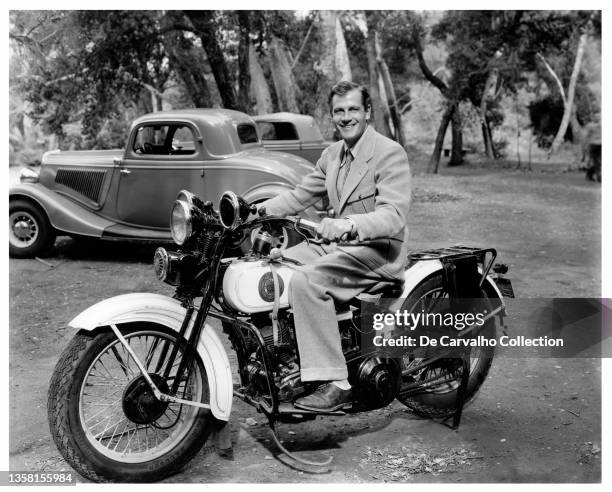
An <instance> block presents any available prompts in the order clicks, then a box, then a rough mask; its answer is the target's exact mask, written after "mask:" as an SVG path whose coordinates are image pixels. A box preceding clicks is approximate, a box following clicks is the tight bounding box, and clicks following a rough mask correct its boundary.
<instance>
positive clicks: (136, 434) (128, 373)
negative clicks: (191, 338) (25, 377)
mask: <svg viewBox="0 0 612 492" xmlns="http://www.w3.org/2000/svg"><path fill="white" fill-rule="evenodd" d="M122 333H123V335H124V337H125V339H126V341H127V342H128V343H129V345H130V347H131V348H132V350H134V352H135V353H136V356H137V357H138V359H139V360H140V361H141V362H142V363H143V365H144V366H145V367H146V368H147V372H148V373H149V376H150V377H151V379H153V381H154V382H155V384H156V386H157V387H158V388H159V389H160V391H162V392H163V393H169V389H170V388H171V387H172V384H173V382H174V379H175V377H176V371H177V368H178V364H179V362H180V359H181V357H183V356H184V355H185V353H186V351H187V348H186V344H185V343H184V342H181V343H179V342H177V339H176V333H175V332H173V331H172V330H169V329H167V328H165V327H163V326H160V325H155V324H141V325H139V326H137V327H132V328H130V329H127V330H126V331H123V330H122ZM177 343H179V348H178V354H177V358H176V360H175V363H174V364H173V366H172V368H171V369H170V371H169V374H168V375H167V376H166V375H165V370H166V365H167V360H168V354H169V353H170V352H171V351H172V348H173V347H174V345H176V344H177ZM177 396H178V397H180V398H183V399H187V400H196V401H199V402H203V403H208V402H209V389H208V379H207V375H206V372H205V370H204V366H203V364H202V361H201V360H200V358H199V356H197V355H196V362H195V364H193V365H192V368H191V370H190V372H189V374H188V375H187V376H186V377H184V378H183V379H182V381H181V382H180V384H179V387H178V391H177ZM47 411H48V417H49V425H50V429H51V434H52V436H53V439H54V441H55V444H56V445H57V447H58V449H59V451H60V452H61V454H62V455H63V457H64V458H65V459H66V461H68V463H70V465H71V466H72V467H73V468H74V469H75V470H76V471H77V472H78V473H80V474H81V475H82V476H84V477H85V478H87V479H89V480H93V481H96V482H106V481H113V482H114V481H118V482H151V481H157V480H161V479H162V478H164V477H166V476H168V475H171V474H173V473H175V472H177V471H178V470H179V469H180V468H181V467H183V466H184V465H185V464H186V463H187V462H188V461H189V460H190V459H191V458H193V456H195V454H196V453H197V452H198V451H199V450H200V448H201V447H202V446H203V445H204V443H205V441H206V438H207V437H208V434H209V432H210V430H211V429H212V425H213V418H212V417H211V414H210V412H209V411H208V410H205V409H199V408H196V407H193V406H189V405H181V404H177V403H172V402H170V403H168V402H161V401H159V400H157V398H155V396H154V395H153V394H152V392H151V390H150V388H149V386H148V384H147V383H146V381H145V379H144V377H143V376H142V375H141V373H140V371H139V370H138V368H137V367H136V364H135V363H134V361H133V360H132V359H131V357H130V355H129V354H128V352H127V350H126V349H125V347H124V346H123V345H122V344H121V343H120V342H119V340H118V339H117V337H116V336H115V334H114V333H112V332H110V331H104V332H101V333H98V334H96V335H92V334H90V333H86V332H80V333H78V334H77V335H75V337H74V338H73V339H72V341H71V343H70V345H69V346H68V347H67V348H66V349H65V351H64V352H63V354H62V356H61V357H60V360H59V361H58V363H57V365H56V367H55V370H54V372H53V376H52V378H51V383H50V387H49V398H48V408H47Z"/></svg>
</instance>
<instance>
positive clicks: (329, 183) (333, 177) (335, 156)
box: [326, 141, 344, 210]
mask: <svg viewBox="0 0 612 492" xmlns="http://www.w3.org/2000/svg"><path fill="white" fill-rule="evenodd" d="M336 146H337V149H334V152H333V153H330V154H331V155H330V162H329V164H328V167H327V169H328V171H327V177H326V187H327V195H328V196H329V201H330V203H331V205H332V207H333V209H334V210H339V209H338V203H339V202H340V197H339V196H338V190H337V186H336V182H337V181H338V173H339V172H340V155H341V154H342V149H343V147H344V144H343V143H342V141H340V142H338V143H337V144H336Z"/></svg>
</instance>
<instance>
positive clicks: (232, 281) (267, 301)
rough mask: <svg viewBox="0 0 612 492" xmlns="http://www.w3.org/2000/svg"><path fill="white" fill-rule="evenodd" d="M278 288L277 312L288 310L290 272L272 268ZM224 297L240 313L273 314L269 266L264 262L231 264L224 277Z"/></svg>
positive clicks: (234, 261)
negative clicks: (275, 274)
mask: <svg viewBox="0 0 612 492" xmlns="http://www.w3.org/2000/svg"><path fill="white" fill-rule="evenodd" d="M274 269H275V270H276V272H277V273H278V277H279V286H280V292H281V296H280V304H279V308H286V307H288V306H289V295H288V291H289V282H290V281H291V276H292V275H293V271H294V270H293V269H292V268H289V267H287V266H284V265H281V266H275V267H274ZM223 296H224V297H225V300H226V302H227V303H228V304H229V305H230V306H232V307H233V308H234V309H237V310H238V311H241V312H243V313H247V314H250V313H260V312H262V311H272V307H273V306H274V280H273V278H272V272H271V270H270V265H269V264H268V263H265V262H263V261H243V260H233V261H232V263H231V264H230V266H229V267H228V268H227V270H226V271H225V275H224V277H223Z"/></svg>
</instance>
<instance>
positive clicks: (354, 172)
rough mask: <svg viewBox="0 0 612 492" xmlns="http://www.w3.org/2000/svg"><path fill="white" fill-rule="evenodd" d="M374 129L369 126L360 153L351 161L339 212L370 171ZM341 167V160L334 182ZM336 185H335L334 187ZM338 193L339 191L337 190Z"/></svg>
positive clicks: (337, 166) (340, 199)
mask: <svg viewBox="0 0 612 492" xmlns="http://www.w3.org/2000/svg"><path fill="white" fill-rule="evenodd" d="M374 136H375V133H374V130H373V129H372V128H371V127H370V126H368V128H367V129H366V131H365V133H364V134H363V137H362V138H363V139H364V141H363V142H362V145H361V149H360V151H359V155H356V156H355V160H354V161H353V162H352V163H351V167H350V169H349V173H348V176H347V178H346V182H345V183H344V187H343V188H342V196H341V197H340V198H339V201H340V203H339V205H338V212H340V211H341V210H342V207H344V204H345V203H346V201H347V200H348V198H349V197H350V196H351V193H353V190H354V189H355V188H357V185H358V184H359V183H360V182H361V180H362V179H363V177H364V176H365V175H366V173H367V172H368V162H369V161H370V159H372V157H373V155H374ZM339 168H340V162H338V163H337V164H336V175H335V179H334V183H336V181H337V180H338V171H339ZM335 188H336V186H334V189H335ZM336 194H337V192H336Z"/></svg>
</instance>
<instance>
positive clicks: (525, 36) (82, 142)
mask: <svg viewBox="0 0 612 492" xmlns="http://www.w3.org/2000/svg"><path fill="white" fill-rule="evenodd" d="M202 12H205V13H204V14H202ZM199 15H203V16H204V17H208V20H209V21H210V22H209V24H206V25H209V26H212V31H211V32H210V33H206V34H207V35H208V36H203V35H202V31H201V29H200V27H201V26H200V27H199V26H196V25H194V23H193V22H191V20H190V14H189V13H188V12H187V11H146V10H145V11H95V10H94V11H53V10H48V11H16V10H13V11H11V12H10V41H11V58H10V71H9V78H10V88H9V90H10V91H11V101H22V104H19V105H15V106H14V107H13V106H12V107H11V114H10V121H9V124H10V126H11V137H10V142H11V153H12V155H13V154H14V155H16V153H18V152H21V151H22V150H23V148H24V146H25V145H28V146H30V147H31V146H32V145H33V144H32V142H33V141H40V140H41V139H40V138H39V137H36V138H33V139H32V138H30V137H28V138H26V137H25V136H24V132H23V131H22V130H21V128H22V127H23V124H22V123H20V122H23V116H24V114H27V115H28V116H30V117H31V118H32V119H33V120H34V121H35V122H39V123H40V129H41V131H42V132H43V133H44V134H53V135H57V137H58V138H59V143H60V145H62V147H66V148H77V149H78V148H92V147H104V148H106V147H119V146H122V145H123V143H124V142H123V140H124V139H125V134H126V130H127V125H128V124H129V122H130V120H131V119H132V118H133V117H135V116H137V115H139V114H142V113H145V112H150V111H153V110H157V109H162V107H164V108H166V107H177V108H178V107H193V106H202V105H210V106H214V105H222V104H223V102H222V101H223V100H225V101H227V100H230V99H231V98H230V99H227V98H225V99H224V97H223V96H227V93H225V92H224V93H223V94H222V93H221V87H220V82H219V80H218V79H216V78H217V76H218V69H219V66H218V65H219V63H220V64H222V65H224V66H225V68H226V69H227V73H228V84H229V86H230V89H232V90H233V91H235V92H236V94H238V93H239V94H240V95H241V96H244V93H245V80H247V85H248V79H244V78H243V77H241V75H244V74H243V73H242V72H243V71H244V68H243V67H244V50H242V51H241V46H242V47H244V39H245V38H244V31H241V26H242V27H244V26H245V25H246V26H247V28H248V37H247V41H248V42H250V43H252V44H253V45H254V46H255V48H256V50H257V52H258V53H259V54H261V55H263V56H262V58H261V59H262V60H266V57H265V55H266V54H267V50H268V46H269V43H270V41H271V39H272V38H273V37H274V38H275V39H278V40H280V42H281V43H282V45H283V48H284V49H286V51H287V52H288V53H289V59H290V62H291V63H293V64H294V66H293V78H294V80H295V82H296V86H297V87H296V89H297V90H296V98H297V103H298V107H299V110H300V112H302V113H305V114H315V113H316V111H317V110H318V109H319V108H318V105H320V104H321V102H320V101H321V99H320V98H318V97H313V96H314V95H317V94H320V93H321V90H322V89H321V87H322V82H321V80H320V73H319V72H318V71H317V70H316V67H317V66H318V63H319V62H320V59H321V56H322V53H323V47H322V46H321V44H322V43H321V39H322V33H321V32H319V28H318V20H319V13H318V12H317V11H307V12H305V13H304V12H299V13H298V12H294V11H261V10H250V11H230V10H226V11H224V10H218V11H200V12H199ZM377 17H378V19H379V23H378V25H379V34H380V43H381V47H382V56H383V58H384V59H385V61H386V63H387V65H388V67H389V71H390V74H391V78H392V81H393V86H394V89H395V93H396V95H397V99H398V102H399V104H400V108H401V109H402V111H403V119H404V121H405V122H406V124H407V129H406V132H405V133H406V137H407V140H409V141H411V142H412V143H413V144H414V143H415V138H414V137H413V135H419V137H418V139H417V140H418V142H419V143H421V142H422V145H423V146H425V145H430V144H431V143H432V142H433V138H434V137H435V132H436V124H437V122H438V121H439V114H438V113H439V112H441V111H444V109H445V108H446V107H447V106H446V104H447V103H449V102H454V103H456V104H459V103H460V102H462V104H461V108H462V109H461V114H462V116H463V126H464V129H465V131H466V135H467V136H468V140H469V141H470V142H472V140H473V139H475V138H477V137H478V136H480V137H482V134H481V132H480V131H479V128H478V124H479V120H478V118H479V117H478V114H477V113H476V112H475V111H476V110H477V109H479V108H480V105H481V102H482V100H483V92H484V89H485V86H486V84H487V80H488V77H489V74H490V73H491V71H492V70H496V71H497V73H498V78H497V84H496V87H495V89H494V91H493V92H494V93H495V94H494V97H490V98H488V99H487V101H486V117H487V120H488V122H489V125H490V126H491V127H492V128H493V129H494V130H495V131H497V132H499V131H501V129H502V128H508V125H509V124H510V123H508V122H505V121H504V118H506V119H507V118H508V115H509V113H508V107H510V106H511V105H510V106H508V104H506V103H505V102H504V103H503V104H502V101H505V100H508V98H510V99H511V98H512V97H514V96H515V95H516V94H518V93H520V92H521V91H523V90H526V89H525V88H527V89H528V90H529V91H530V101H529V102H527V103H525V104H523V105H524V106H525V107H524V108H522V109H521V110H520V112H521V113H524V115H525V118H527V115H528V112H527V107H526V105H527V104H529V103H531V102H532V100H533V99H535V100H538V99H541V100H542V101H546V103H545V104H544V105H545V106H546V108H549V109H550V114H549V115H548V116H547V117H548V118H549V123H550V124H549V125H547V126H546V125H545V126H546V128H547V130H546V131H542V132H540V130H539V125H535V126H534V130H535V131H536V133H537V134H538V135H539V137H538V138H539V140H540V141H545V140H546V135H548V134H549V133H547V132H550V131H554V126H555V124H557V126H558V123H556V122H557V119H556V117H555V116H554V115H555V114H556V112H557V111H558V108H559V107H562V103H561V99H560V97H559V94H558V90H557V88H556V84H555V83H554V81H553V80H552V78H551V77H550V74H549V73H548V71H547V70H546V68H545V66H544V65H543V63H542V61H541V58H542V57H543V58H544V59H545V60H546V62H547V63H548V64H549V65H550V66H551V67H552V68H553V70H554V71H555V73H556V74H557V75H558V76H559V78H560V80H561V82H562V84H564V86H567V83H568V80H569V77H570V74H571V71H572V61H573V59H574V57H575V51H576V41H577V39H578V37H579V36H580V34H581V33H582V32H584V31H585V30H588V32H589V33H590V43H589V45H588V46H587V50H586V55H585V64H586V65H585V70H584V71H583V73H582V74H581V75H580V77H579V79H578V85H577V89H576V97H575V104H576V116H577V119H578V121H579V122H580V123H581V124H582V125H584V124H586V123H588V122H590V121H596V120H597V119H598V118H599V107H600V104H601V88H600V87H601V84H600V81H599V79H597V78H594V77H592V76H590V75H589V74H590V73H597V72H598V71H600V70H601V61H600V53H601V46H600V45H599V44H598V43H599V39H600V37H601V12H592V11H528V10H525V11H502V10H489V11H466V10H464V11H436V12H427V11H418V12H417V11H377ZM245 19H246V24H245ZM340 19H341V24H342V27H343V31H344V37H345V41H346V44H347V48H348V52H349V60H350V64H351V72H352V74H353V80H354V81H356V82H358V83H368V81H369V74H368V64H367V54H366V50H365V38H364V33H363V28H364V26H365V19H364V18H363V13H360V12H356V11H344V12H342V13H340ZM415 32H417V33H419V34H420V35H421V39H423V42H424V44H423V46H422V48H423V54H424V57H425V59H426V61H427V64H428V65H429V66H430V67H431V68H432V72H433V73H435V75H436V76H437V77H438V78H439V79H440V80H442V81H443V83H444V84H446V86H448V91H447V94H446V95H445V97H447V99H448V100H447V103H444V102H443V101H442V98H441V97H440V94H437V93H436V92H435V91H433V92H432V91H429V90H428V89H427V84H423V83H422V80H423V79H422V74H421V69H420V67H419V63H418V60H417V57H416V56H415V37H414V34H415ZM211 39H214V41H215V42H216V43H218V45H219V47H220V49H221V52H222V55H221V58H220V59H218V60H217V61H216V62H215V63H214V64H213V63H211V62H210V56H209V53H208V51H207V50H206V48H209V46H207V45H206V43H207V40H209V42H212V41H210V40H211ZM241 43H243V44H241ZM241 53H242V56H243V58H241ZM298 55H299V59H298V60H297V61H296V60H295V58H296V57H297V56H298ZM241 60H242V62H241ZM268 61H269V60H268ZM241 63H242V65H243V66H242V67H241ZM262 66H263V69H264V73H265V74H266V75H267V77H268V80H270V81H271V80H272V77H271V70H273V67H271V65H270V63H265V64H263V63H262ZM213 75H214V77H213ZM534 78H535V79H537V80H540V81H541V80H545V81H546V84H544V85H542V84H539V83H533V80H534ZM269 85H270V92H271V96H272V99H273V102H274V101H277V95H276V94H275V92H274V87H273V86H272V84H271V83H270V84H269ZM225 89H226V88H225ZM196 91H197V92H199V93H198V94H196ZM230 92H231V91H230ZM230 95H231V94H230ZM238 99H240V98H238ZM241 101H244V99H241ZM466 102H467V103H468V104H469V105H471V108H472V109H471V110H469V111H467V110H465V107H466V106H465V103H466ZM239 104H243V103H242V102H239ZM560 105H561V106H560ZM241 107H242V106H241ZM534 107H536V108H538V107H540V108H541V109H544V106H543V105H542V104H540V105H539V106H538V105H537V104H536V106H534ZM244 109H245V110H247V111H248V110H249V107H246V106H245V107H244ZM547 111H548V109H547ZM539 118H540V119H541V115H540V116H539ZM512 124H514V123H512ZM14 128H16V130H13V129H14ZM494 138H495V139H496V140H503V139H504V138H506V137H504V136H503V135H501V134H498V135H495V136H494ZM26 140H27V141H28V142H29V143H28V144H25V143H24V142H25V141H26ZM43 140H44V139H43ZM506 140H507V138H506ZM470 142H466V145H468V146H469V145H473V143H470ZM474 145H475V144H474Z"/></svg>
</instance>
